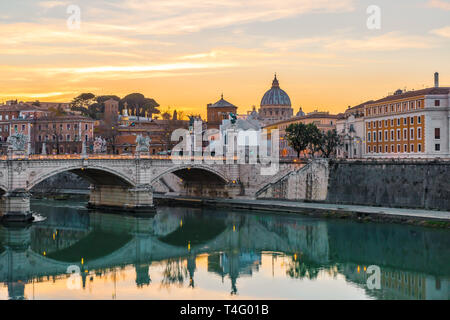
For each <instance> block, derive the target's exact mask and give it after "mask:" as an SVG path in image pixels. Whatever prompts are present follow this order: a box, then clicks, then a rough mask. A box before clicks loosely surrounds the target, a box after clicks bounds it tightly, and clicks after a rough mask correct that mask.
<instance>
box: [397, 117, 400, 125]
mask: <svg viewBox="0 0 450 320" xmlns="http://www.w3.org/2000/svg"><path fill="white" fill-rule="evenodd" d="M397 125H398V126H399V125H400V118H398V119H397Z"/></svg>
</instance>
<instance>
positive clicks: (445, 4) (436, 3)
mask: <svg viewBox="0 0 450 320" xmlns="http://www.w3.org/2000/svg"><path fill="white" fill-rule="evenodd" d="M427 6H428V7H430V8H438V9H442V10H450V2H449V1H444V0H429V1H428V3H427Z"/></svg>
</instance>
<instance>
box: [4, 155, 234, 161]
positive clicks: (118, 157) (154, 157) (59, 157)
mask: <svg viewBox="0 0 450 320" xmlns="http://www.w3.org/2000/svg"><path fill="white" fill-rule="evenodd" d="M81 159H91V160H126V159H129V160H132V159H151V160H191V161H195V160H199V161H205V160H209V161H213V160H215V161H217V160H219V161H220V160H223V161H224V162H225V161H226V158H225V157H207V156H190V157H189V156H171V155H149V154H117V155H116V154H114V155H113V154H86V155H82V154H49V155H41V154H31V155H2V156H0V160H81ZM233 160H234V161H237V160H238V158H237V156H236V157H234V158H233Z"/></svg>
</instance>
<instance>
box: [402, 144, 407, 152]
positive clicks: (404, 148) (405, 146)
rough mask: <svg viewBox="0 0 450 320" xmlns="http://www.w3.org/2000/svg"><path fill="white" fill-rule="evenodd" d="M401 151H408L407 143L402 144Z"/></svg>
mask: <svg viewBox="0 0 450 320" xmlns="http://www.w3.org/2000/svg"><path fill="white" fill-rule="evenodd" d="M403 152H408V145H407V144H404V145H403Z"/></svg>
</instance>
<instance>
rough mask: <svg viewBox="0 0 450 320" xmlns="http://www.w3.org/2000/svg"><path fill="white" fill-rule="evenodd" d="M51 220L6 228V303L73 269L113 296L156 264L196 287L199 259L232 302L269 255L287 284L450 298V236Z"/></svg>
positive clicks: (309, 222) (95, 216) (317, 224)
mask: <svg viewBox="0 0 450 320" xmlns="http://www.w3.org/2000/svg"><path fill="white" fill-rule="evenodd" d="M42 214H44V212H43V213H42ZM45 214H46V216H47V220H45V221H43V222H39V223H34V224H33V225H32V226H29V227H26V228H11V227H5V226H2V227H0V244H1V245H0V283H3V284H4V285H6V286H7V288H8V296H9V298H10V299H24V298H25V294H24V292H25V288H26V286H28V285H33V284H34V283H39V282H46V281H55V279H67V278H68V277H69V275H68V274H67V267H68V266H71V265H75V266H78V267H79V269H80V273H81V286H82V288H86V287H87V286H88V284H89V283H90V282H92V281H93V279H94V277H98V278H105V279H106V278H108V277H111V279H112V280H108V281H114V292H113V293H112V297H113V298H115V297H116V294H117V293H116V290H117V288H116V286H115V282H116V273H117V272H119V273H120V270H123V269H124V268H126V267H128V266H133V267H134V270H135V285H136V287H138V288H143V287H146V286H150V285H152V283H153V282H152V278H154V277H152V275H151V272H154V271H151V270H154V269H152V268H151V266H152V265H154V264H157V265H162V266H163V267H162V280H161V283H159V285H162V286H165V287H172V286H175V287H177V286H178V287H190V288H192V289H196V288H197V286H198V284H197V281H196V277H197V273H198V259H199V257H200V256H204V257H206V261H207V264H206V270H207V272H209V273H213V274H216V275H219V278H221V279H222V282H223V281H224V279H229V281H230V287H229V289H228V290H229V293H230V294H232V295H235V294H239V279H240V278H243V277H247V278H248V277H253V276H254V274H255V273H259V272H260V270H261V268H262V267H263V257H264V256H272V257H273V259H277V258H278V257H280V258H282V259H284V261H285V265H284V267H283V268H284V269H285V275H286V276H287V277H290V278H293V279H309V280H314V279H319V278H320V274H321V272H327V273H328V274H331V275H333V276H336V275H338V274H340V275H342V276H343V277H344V278H345V279H346V281H347V282H349V283H352V284H355V285H357V286H358V287H360V288H362V289H364V290H365V292H366V294H367V296H369V297H372V298H375V299H448V298H449V280H448V279H449V277H450V270H449V267H448V266H449V265H450V264H449V263H450V261H449V255H448V251H447V250H448V247H449V245H450V243H449V237H448V234H447V233H445V232H446V231H447V230H433V229H425V228H416V227H404V226H396V225H378V224H356V223H353V222H336V221H323V220H318V219H310V218H303V217H277V216H274V215H253V214H236V213H229V212H227V211H219V210H216V211H214V212H208V210H201V209H183V208H161V209H159V211H158V213H157V214H156V215H155V216H154V217H148V218H139V217H133V216H124V215H118V214H105V213H99V212H89V213H88V212H85V211H83V210H80V209H79V208H78V207H73V208H65V209H64V210H57V209H55V210H53V211H52V210H49V211H48V212H46V213H45ZM402 239H403V240H402ZM405 240H406V241H405ZM399 243H401V244H402V246H401V247H399V245H398V244H399ZM272 261H273V260H272ZM369 265H377V266H379V267H380V269H381V289H380V290H369V289H368V288H367V285H366V283H367V277H368V275H367V273H366V272H365V271H366V270H365V268H366V267H368V266H369ZM272 272H273V271H272ZM268 290H270V289H268Z"/></svg>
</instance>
